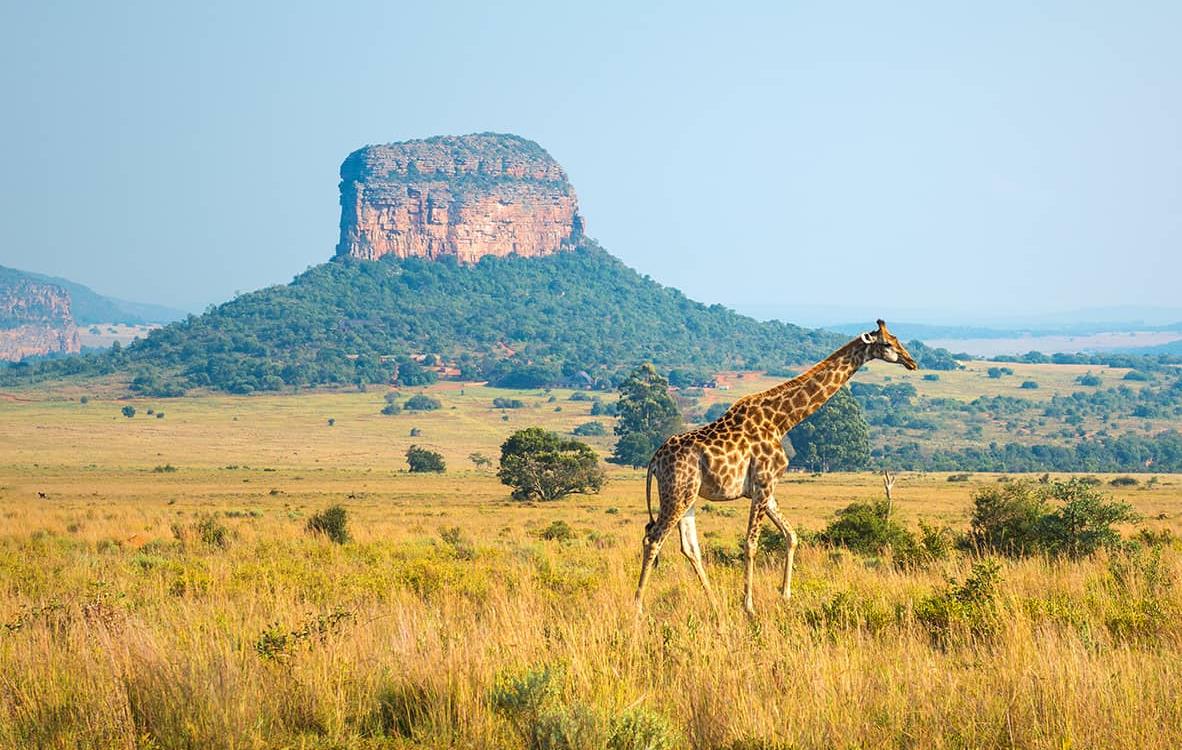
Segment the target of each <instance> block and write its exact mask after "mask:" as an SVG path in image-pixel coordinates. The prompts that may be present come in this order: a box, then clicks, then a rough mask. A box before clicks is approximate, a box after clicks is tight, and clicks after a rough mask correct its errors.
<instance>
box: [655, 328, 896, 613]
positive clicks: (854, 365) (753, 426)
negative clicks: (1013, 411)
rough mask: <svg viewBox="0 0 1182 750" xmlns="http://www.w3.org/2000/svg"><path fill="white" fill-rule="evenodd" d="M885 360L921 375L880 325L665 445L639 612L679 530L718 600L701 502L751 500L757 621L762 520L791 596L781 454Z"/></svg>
mask: <svg viewBox="0 0 1182 750" xmlns="http://www.w3.org/2000/svg"><path fill="white" fill-rule="evenodd" d="M872 359H880V360H883V361H884V362H893V363H897V364H899V365H902V366H903V367H905V368H907V369H908V370H914V369H916V368H917V367H918V365H916V363H915V360H914V359H912V357H911V354H910V353H909V352H908V351H907V350H906V349H905V348H904V347H903V344H902V343H901V342H900V341H899V340H898V339H897V338H895V336H894V335H893V334H892V333H891V332H890V331H889V330H887V326H886V323H884V322H883V321H881V320H879V321H878V328H877V329H875V330H873V331H869V332H867V333H863V334H862V335H860V336H858V337H856V338H855V339H854V340H853V341H850V342H849V343H847V344H846V345H845V346H843V347H841V348H840V349H838V350H837V351H835V352H833V354H831V355H829V356H828V357H826V358H825V359H824V360H822V361H820V362H818V363H817V364H815V365H813V366H812V367H811V368H809V369H808V370H807V371H806V372H804V373H803V374H801V375H799V376H797V377H795V378H793V379H792V380H789V381H787V382H785V383H781V384H780V385H777V386H776V387H774V388H771V389H769V390H766V391H763V392H762V393H755V394H752V395H750V396H744V397H743V398H741V399H739V400H738V401H736V402H735V403H734V404H733V405H732V406H731V407H730V408H729V409H727V411H726V413H725V414H723V415H722V416H721V417H719V418H718V419H716V420H714V421H713V422H711V423H710V424H707V425H703V426H702V427H698V428H696V429H693V430H690V431H689V432H684V433H681V434H679V435H674V436H673V437H671V438H669V439H668V440H666V441H665V443H664V444H663V445H661V447H660V448H658V449H657V451H656V453H654V454H653V457H652V460H651V461H650V462H649V465H648V474H647V475H646V477H645V499H646V501H647V503H648V509H649V522H648V524H647V525H646V526H645V533H644V544H643V552H642V555H641V563H640V583H639V584H638V585H637V588H636V608H637V611H638V612H639V611H640V610H641V609H642V607H643V603H644V590H645V587H646V585H647V584H648V579H649V575H650V574H651V572H652V569H653V566H654V564H655V563H656V559H657V554H658V553H659V552H660V550H661V546H662V545H663V544H664V543H665V539H666V538H667V537H668V536H669V534H670V533H671V532H672V531H673V527H674V526H676V527H677V528H678V532H679V533H680V535H681V551H682V554H684V555H685V556H686V558H687V559H688V560H689V562H690V565H691V566H692V567H693V569H694V573H696V574H697V576H698V580H699V581H700V582H701V584H702V587H703V588H704V589H705V590H706V593H707V595H708V596H709V597H710V598H711V601H713V600H714V594H713V592H712V591H711V588H710V582H709V580H708V579H707V577H706V568H705V567H704V566H703V565H702V552H701V549H700V548H699V546H698V533H697V527H696V522H695V520H694V505H695V503H697V501H698V499H699V498H705V499H706V500H713V501H726V500H738V499H739V498H743V497H746V498H749V499H750V500H751V510H750V513H749V514H748V516H747V535H746V538H745V540H744V556H745V563H746V567H745V572H744V578H743V608H744V609H745V610H746V611H747V612H748V614H754V612H755V605H754V602H753V600H752V595H751V589H752V577H753V575H754V569H755V552H756V548H757V545H758V542H759V526H760V524H761V523H762V522H763V519H764V517H767V518H768V519H770V520H771V522H772V523H773V524H775V526H776V527H777V528H778V529H779V530H780V533H781V534H783V535H784V540H785V543H786V545H785V546H786V551H785V554H784V575H783V579H782V583H781V587H780V593H781V595H782V596H783V597H784V598H785V599H787V598H789V597H791V595H792V562H793V557H794V556H795V554H796V545H797V537H796V532H795V531H793V529H792V525H791V524H790V523H788V522H787V521H786V520H785V519H784V518H783V517H782V516H781V515H780V511H779V507H778V506H777V504H776V498H775V489H776V482H777V481H778V480H779V478H780V476H781V475H782V474H783V473H784V470H785V469H786V468H788V458H787V456H785V455H784V449H783V447H782V444H783V440H784V436H785V435H787V434H788V431H789V430H791V429H792V428H793V427H795V426H796V425H797V424H799V423H800V422H801V421H802V420H804V419H805V418H807V417H808V416H809V415H810V414H812V413H813V412H815V411H817V410H818V409H820V408H821V407H822V406H823V405H824V404H825V402H826V401H828V400H829V399H830V398H832V397H833V394H835V393H837V391H838V389H840V388H841V387H842V386H843V385H845V383H846V382H847V381H848V380H849V379H850V378H851V377H853V375H854V373H855V372H857V371H858V369H859V368H861V367H862V365H864V364H865V363H866V362H868V361H870V360H872ZM654 478H655V479H656V480H657V491H658V496H659V499H660V505H659V510H658V513H657V515H656V517H653V512H652V480H653V479H654Z"/></svg>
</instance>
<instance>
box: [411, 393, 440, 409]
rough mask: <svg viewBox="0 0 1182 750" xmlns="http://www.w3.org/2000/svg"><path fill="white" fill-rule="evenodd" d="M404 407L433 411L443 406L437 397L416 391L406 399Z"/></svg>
mask: <svg viewBox="0 0 1182 750" xmlns="http://www.w3.org/2000/svg"><path fill="white" fill-rule="evenodd" d="M405 406H406V408H407V409H408V410H410V411H435V410H436V409H439V408H441V407H442V406H443V404H441V403H440V402H439V399H437V398H432V397H431V396H428V395H427V394H425V393H416V394H415V395H413V396H411V397H410V398H408V399H407V400H406V405H405Z"/></svg>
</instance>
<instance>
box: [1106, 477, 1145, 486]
mask: <svg viewBox="0 0 1182 750" xmlns="http://www.w3.org/2000/svg"><path fill="white" fill-rule="evenodd" d="M1108 484H1110V485H1112V486H1113V487H1136V486H1137V485H1138V484H1140V483H1139V482H1138V481H1137V479H1136V477H1115V478H1113V480H1112V481H1111V482H1109V483H1108Z"/></svg>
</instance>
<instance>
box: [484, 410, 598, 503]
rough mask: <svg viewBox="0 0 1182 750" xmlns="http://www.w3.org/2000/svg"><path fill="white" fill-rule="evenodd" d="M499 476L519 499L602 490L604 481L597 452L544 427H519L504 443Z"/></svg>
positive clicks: (561, 495) (555, 497) (543, 498)
mask: <svg viewBox="0 0 1182 750" xmlns="http://www.w3.org/2000/svg"><path fill="white" fill-rule="evenodd" d="M497 478H498V479H500V480H501V483H502V484H505V485H507V486H509V487H512V488H513V497H514V498H515V499H518V500H529V499H532V498H537V499H539V500H557V499H559V498H561V497H565V496H567V495H570V494H573V493H576V492H581V493H592V492H598V491H599V490H600V489H601V488H602V487H603V483H604V475H603V469H602V468H601V467H600V466H599V459H598V457H597V456H596V455H595V451H593V450H591V448H590V447H589V446H587V445H584V444H583V443H580V442H579V441H578V440H567V439H563V438H561V437H559V436H558V435H556V434H555V433H553V432H549V431H548V430H544V429H542V428H541V427H529V428H526V429H524V430H518V431H517V432H515V433H513V434H512V435H510V436H509V438H508V439H507V440H506V441H505V442H504V443H502V444H501V466H500V470H499V471H498V472H497Z"/></svg>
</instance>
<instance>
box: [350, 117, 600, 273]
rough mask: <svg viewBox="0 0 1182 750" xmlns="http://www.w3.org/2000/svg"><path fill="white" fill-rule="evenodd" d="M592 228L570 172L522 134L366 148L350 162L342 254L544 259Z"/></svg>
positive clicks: (472, 259) (470, 260)
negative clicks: (581, 212)
mask: <svg viewBox="0 0 1182 750" xmlns="http://www.w3.org/2000/svg"><path fill="white" fill-rule="evenodd" d="M582 232H583V222H582V218H581V217H580V216H579V213H578V199H577V198H576V197H575V191H574V188H572V187H571V185H570V183H569V182H568V181H567V179H566V174H565V173H564V172H563V171H562V167H560V166H559V165H558V162H556V161H554V159H553V158H552V157H551V156H550V155H549V154H548V153H546V151H545V150H544V149H543V148H542V147H541V146H539V145H538V144H536V143H534V142H533V141H528V140H526V139H524V138H520V137H518V136H515V135H501V134H497V133H481V134H478V135H464V136H438V137H435V138H428V139H426V140H417V141H405V142H402V143H392V144H388V145H385V146H366V147H365V148H362V149H359V150H357V151H354V152H353V153H352V154H350V155H349V157H348V158H347V159H345V162H344V164H342V165H341V239H340V243H339V244H338V245H337V255H338V256H342V255H343V256H351V257H355V258H364V259H366V260H376V259H377V258H380V257H382V256H384V255H393V256H396V257H399V258H408V257H424V258H432V259H433V258H438V257H440V256H445V255H451V256H455V257H456V258H457V259H459V260H460V261H461V262H464V263H475V262H476V261H477V260H479V259H480V258H482V257H484V256H485V255H496V256H505V255H520V256H525V257H538V256H543V255H549V254H551V253H555V252H559V251H561V250H563V249H565V248H568V247H570V246H572V245H573V244H574V242H576V241H577V240H578V239H579V237H580V236H581V235H582Z"/></svg>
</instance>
